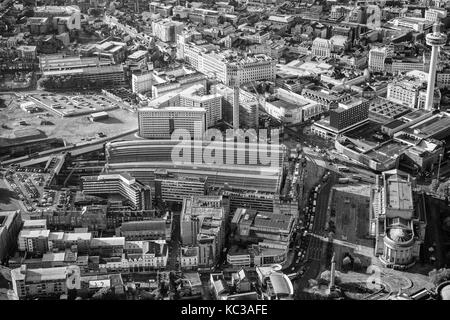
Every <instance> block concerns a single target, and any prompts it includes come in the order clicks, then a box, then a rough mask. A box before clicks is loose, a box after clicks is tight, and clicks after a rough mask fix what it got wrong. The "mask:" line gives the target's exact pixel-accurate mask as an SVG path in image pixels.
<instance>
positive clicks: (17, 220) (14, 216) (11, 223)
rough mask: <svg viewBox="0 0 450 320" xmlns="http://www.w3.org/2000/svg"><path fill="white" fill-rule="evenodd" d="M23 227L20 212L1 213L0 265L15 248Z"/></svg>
mask: <svg viewBox="0 0 450 320" xmlns="http://www.w3.org/2000/svg"><path fill="white" fill-rule="evenodd" d="M21 225H22V218H21V216H20V211H1V212H0V263H1V262H3V261H4V259H6V258H7V257H8V256H9V254H10V253H12V252H11V250H13V249H14V248H15V243H16V238H17V235H18V234H19V231H20V227H21Z"/></svg>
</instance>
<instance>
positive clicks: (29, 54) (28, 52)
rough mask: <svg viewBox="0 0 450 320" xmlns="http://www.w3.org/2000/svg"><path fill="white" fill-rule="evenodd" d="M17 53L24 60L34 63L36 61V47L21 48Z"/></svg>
mask: <svg viewBox="0 0 450 320" xmlns="http://www.w3.org/2000/svg"><path fill="white" fill-rule="evenodd" d="M17 52H18V53H19V58H21V59H22V60H26V61H34V60H35V59H36V46H19V47H18V48H17Z"/></svg>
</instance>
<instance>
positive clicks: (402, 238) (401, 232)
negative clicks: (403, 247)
mask: <svg viewBox="0 0 450 320" xmlns="http://www.w3.org/2000/svg"><path fill="white" fill-rule="evenodd" d="M388 237H389V239H391V240H393V241H395V242H400V243H404V242H408V241H410V240H411V239H412V231H411V230H410V229H406V228H399V227H395V228H391V229H389V231H388Z"/></svg>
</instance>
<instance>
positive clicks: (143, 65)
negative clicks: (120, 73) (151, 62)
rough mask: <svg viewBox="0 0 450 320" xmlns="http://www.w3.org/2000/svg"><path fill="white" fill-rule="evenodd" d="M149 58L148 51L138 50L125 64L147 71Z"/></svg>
mask: <svg viewBox="0 0 450 320" xmlns="http://www.w3.org/2000/svg"><path fill="white" fill-rule="evenodd" d="M148 57H149V52H148V51H146V50H137V51H135V52H133V53H132V54H130V55H129V56H128V57H127V59H126V61H125V64H126V65H128V66H129V67H133V68H137V69H141V70H146V69H147V62H148Z"/></svg>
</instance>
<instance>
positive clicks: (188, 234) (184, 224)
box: [180, 196, 226, 246]
mask: <svg viewBox="0 0 450 320" xmlns="http://www.w3.org/2000/svg"><path fill="white" fill-rule="evenodd" d="M205 217H215V218H217V219H222V220H223V219H226V210H225V208H224V203H223V199H222V196H191V197H186V198H184V199H183V206H182V209H181V214H180V231H181V242H182V243H183V245H186V246H195V245H197V235H198V234H199V232H200V228H201V225H202V220H203V218H205Z"/></svg>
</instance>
